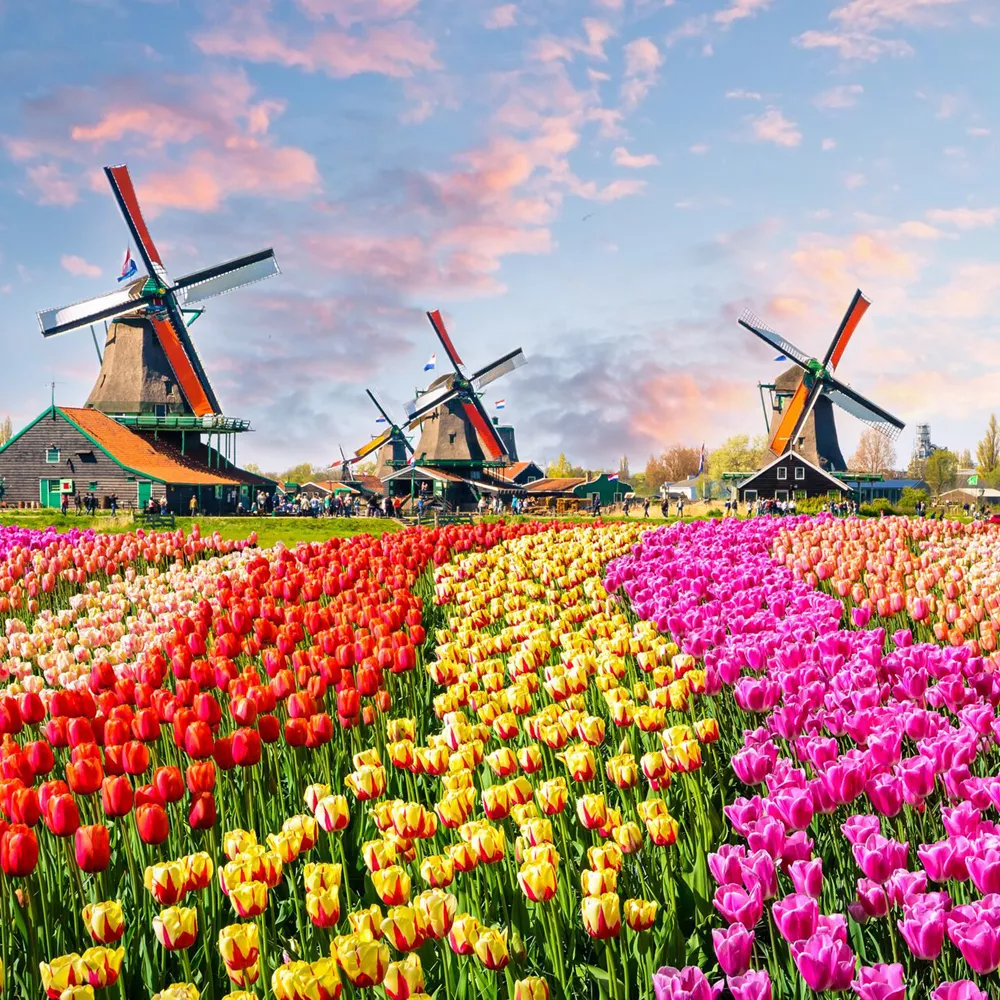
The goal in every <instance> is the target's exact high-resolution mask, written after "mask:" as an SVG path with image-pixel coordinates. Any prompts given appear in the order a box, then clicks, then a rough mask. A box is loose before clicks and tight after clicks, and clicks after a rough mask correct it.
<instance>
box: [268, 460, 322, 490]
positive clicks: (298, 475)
mask: <svg viewBox="0 0 1000 1000" xmlns="http://www.w3.org/2000/svg"><path fill="white" fill-rule="evenodd" d="M317 471H319V474H320V476H322V470H315V469H313V467H312V465H311V464H310V463H309V462H300V463H299V464H298V465H293V466H292V467H291V468H290V469H286V470H285V471H284V472H282V473H281V475H280V476H278V478H279V479H280V480H281V481H282V482H283V483H299V484H300V485H301V484H302V483H308V482H309V481H310V480H311V479H314V478H315V477H316V473H317Z"/></svg>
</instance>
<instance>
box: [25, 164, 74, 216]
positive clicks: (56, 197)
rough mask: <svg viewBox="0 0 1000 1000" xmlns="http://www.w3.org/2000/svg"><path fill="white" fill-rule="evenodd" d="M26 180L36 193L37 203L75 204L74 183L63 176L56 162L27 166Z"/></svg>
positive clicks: (65, 205)
mask: <svg viewBox="0 0 1000 1000" xmlns="http://www.w3.org/2000/svg"><path fill="white" fill-rule="evenodd" d="M28 180H29V181H31V185H32V187H33V188H34V189H35V192H36V194H37V200H38V204H39V205H62V206H63V207H67V206H69V205H75V204H76V203H77V201H78V200H79V196H78V194H77V187H76V184H75V183H73V182H72V181H70V180H68V179H67V178H66V177H65V176H63V173H62V170H61V169H60V168H59V164H57V163H39V164H36V165H35V166H33V167H28Z"/></svg>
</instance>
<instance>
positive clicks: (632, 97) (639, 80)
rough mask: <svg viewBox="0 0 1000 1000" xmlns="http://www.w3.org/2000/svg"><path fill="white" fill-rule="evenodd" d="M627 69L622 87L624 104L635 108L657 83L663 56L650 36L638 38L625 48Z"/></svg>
mask: <svg viewBox="0 0 1000 1000" xmlns="http://www.w3.org/2000/svg"><path fill="white" fill-rule="evenodd" d="M624 57H625V71H624V79H623V82H622V87H621V96H622V104H623V105H624V106H625V107H626V108H628V109H631V108H635V107H637V106H638V105H639V104H640V103H642V101H643V99H644V98H645V97H646V94H648V93H649V91H650V89H651V88H652V87H653V85H654V84H655V83H656V79H657V75H658V73H659V69H660V65H661V64H662V62H663V57H662V55H661V54H660V50H659V49H658V48H657V47H656V44H655V43H654V42H653V40H652V39H650V38H636V39H634V40H633V41H631V42H629V43H628V44H627V45H626V46H625V49H624Z"/></svg>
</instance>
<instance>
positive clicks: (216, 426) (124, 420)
mask: <svg viewBox="0 0 1000 1000" xmlns="http://www.w3.org/2000/svg"><path fill="white" fill-rule="evenodd" d="M114 419H115V420H116V421H117V422H118V423H120V424H123V425H124V426H125V427H137V428H141V429H144V430H146V429H148V430H163V431H211V432H212V433H213V434H238V433H240V432H241V431H248V430H250V421H249V420H239V419H236V418H235V417H224V416H222V415H221V414H217V413H216V414H208V415H206V416H204V417H195V416H191V415H187V414H167V415H166V416H159V417H158V416H156V415H154V414H152V413H128V414H122V415H118V416H115V418H114Z"/></svg>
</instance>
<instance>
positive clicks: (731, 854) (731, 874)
mask: <svg viewBox="0 0 1000 1000" xmlns="http://www.w3.org/2000/svg"><path fill="white" fill-rule="evenodd" d="M746 855H747V852H746V848H745V847H744V846H743V845H742V844H723V845H722V846H721V847H720V848H719V849H718V850H717V851H715V852H714V853H712V854H709V856H708V870H709V872H711V875H712V878H713V879H715V881H716V884H718V885H730V884H732V885H738V884H739V883H740V882H742V881H743V876H742V871H743V861H744V859H745V858H746Z"/></svg>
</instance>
